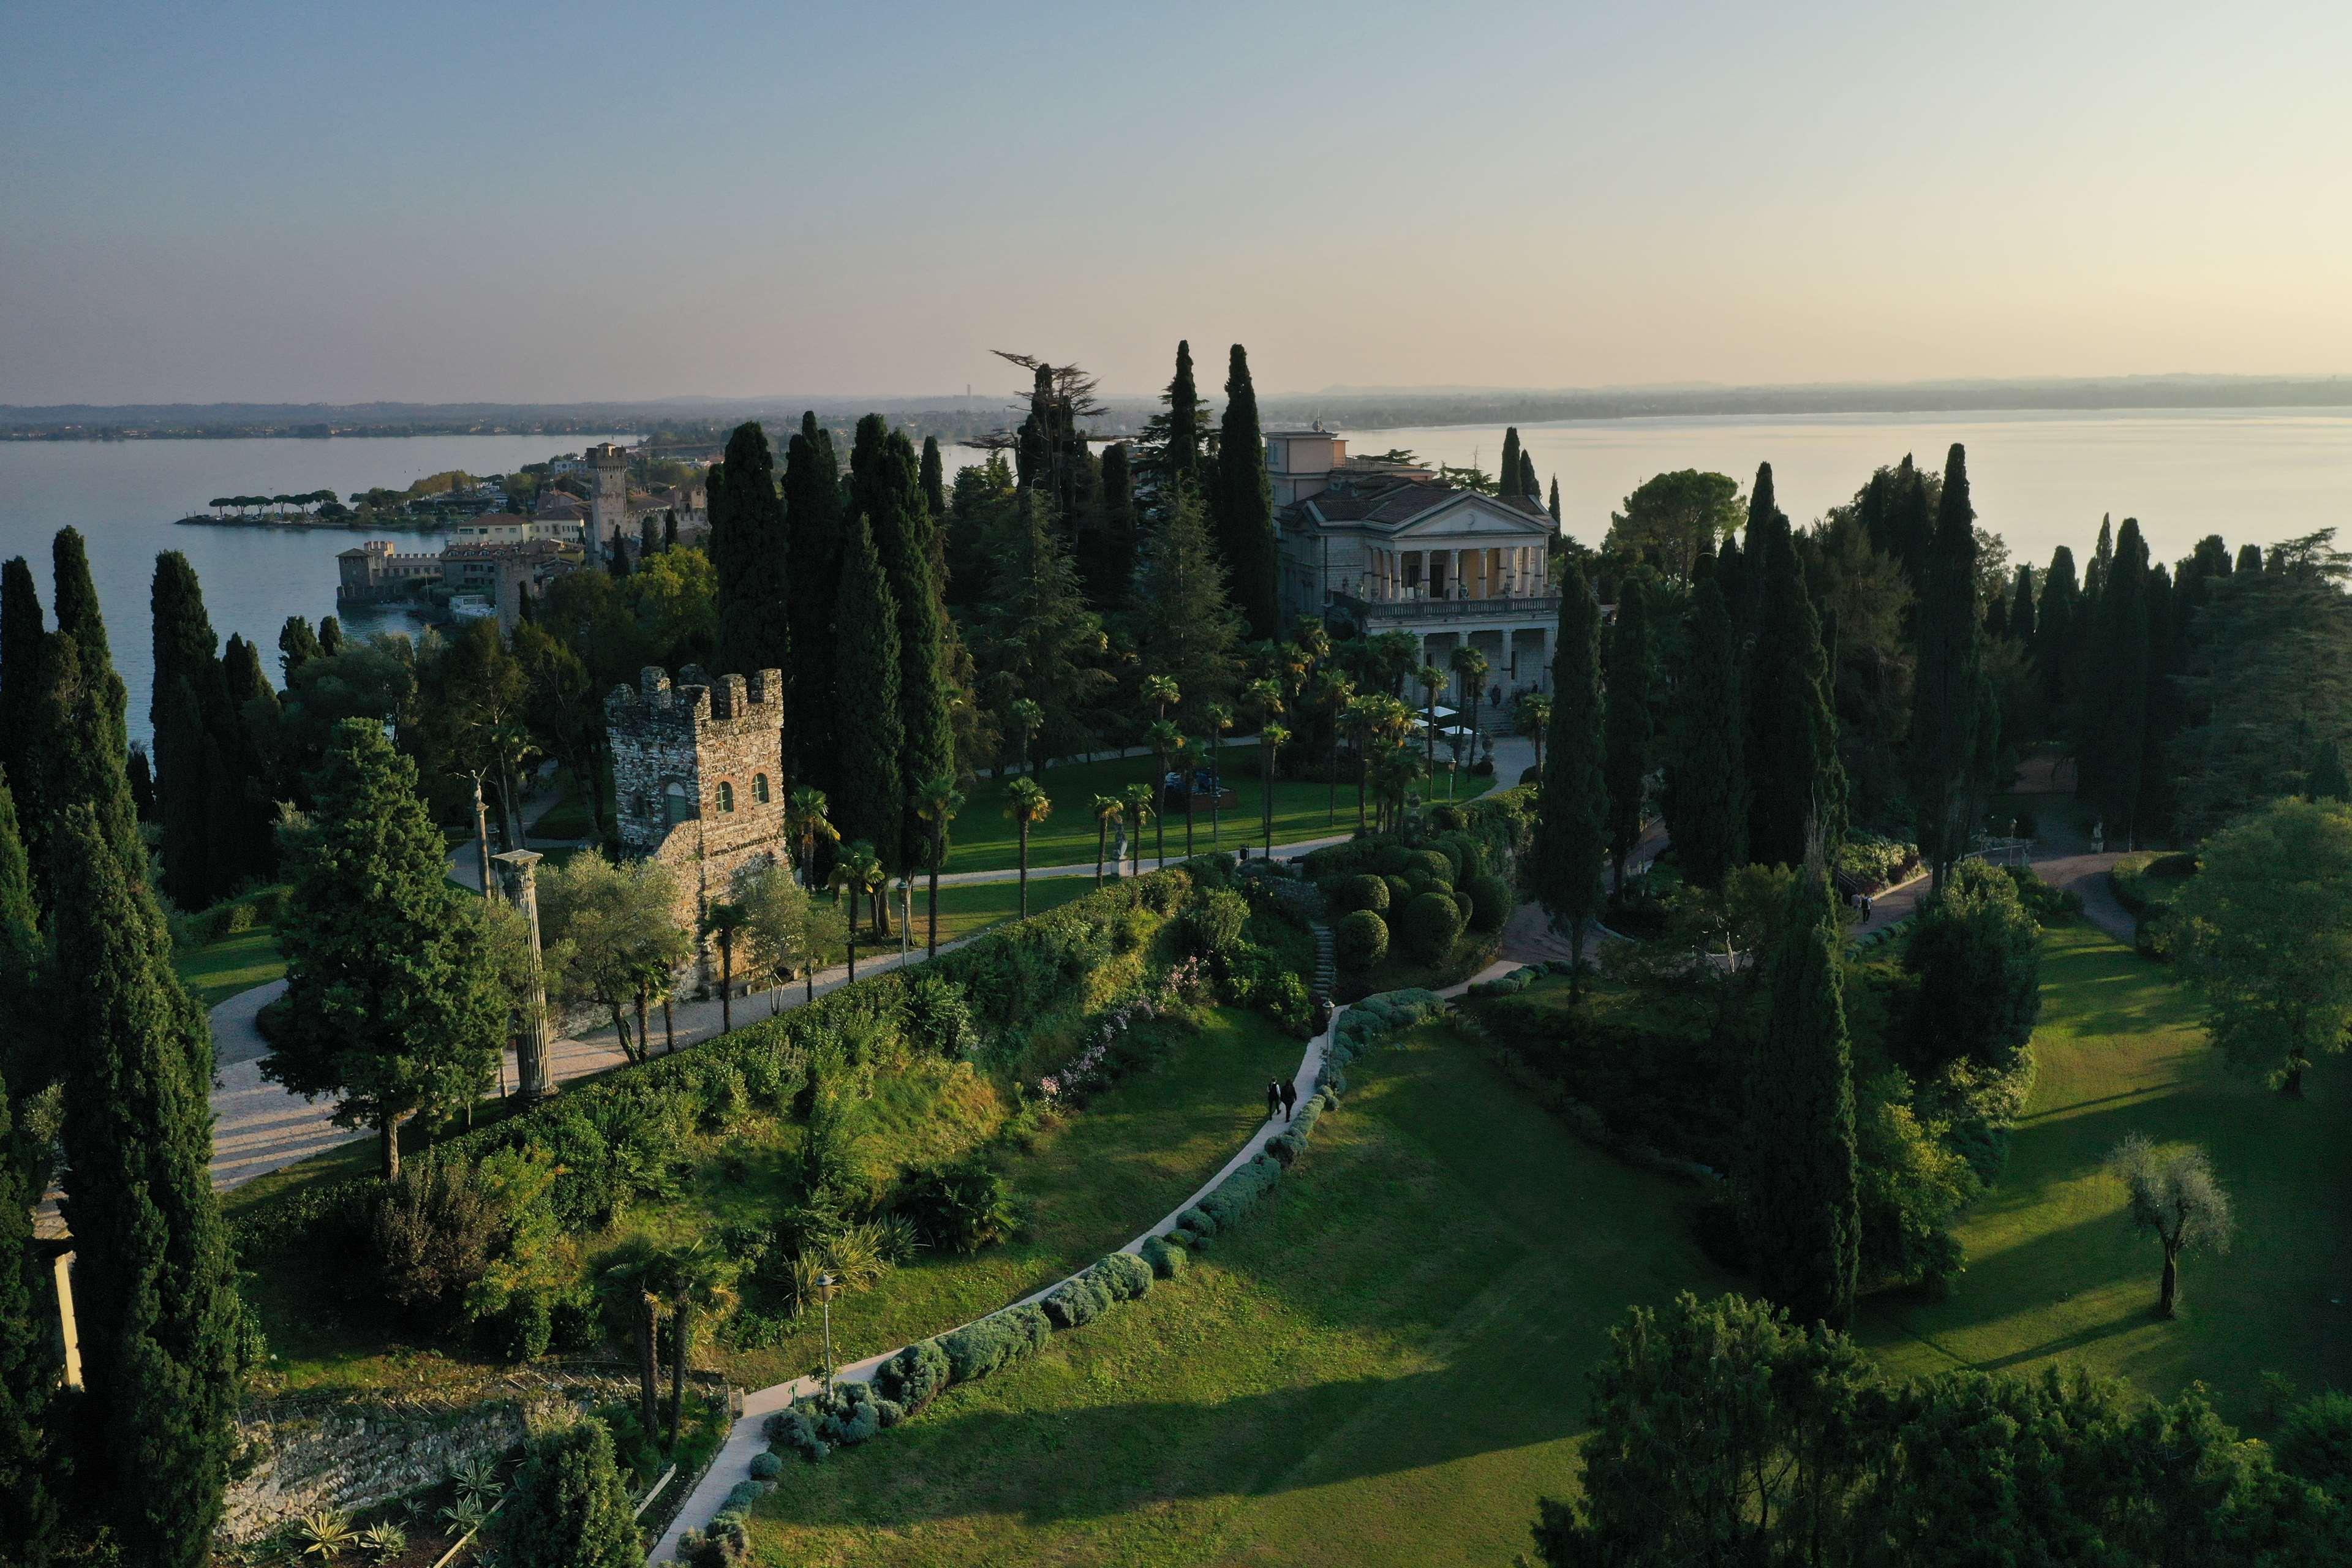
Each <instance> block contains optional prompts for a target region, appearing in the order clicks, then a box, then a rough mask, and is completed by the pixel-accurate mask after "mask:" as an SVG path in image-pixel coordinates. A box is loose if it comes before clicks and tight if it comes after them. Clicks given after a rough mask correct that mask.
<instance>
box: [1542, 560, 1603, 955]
mask: <svg viewBox="0 0 2352 1568" xmlns="http://www.w3.org/2000/svg"><path fill="white" fill-rule="evenodd" d="M1551 674H1552V679H1551V685H1552V703H1551V726H1550V729H1549V732H1548V733H1547V734H1546V736H1545V738H1544V771H1543V787H1542V789H1541V790H1540V792H1539V793H1538V797H1537V802H1536V831H1535V842H1534V844H1533V846H1532V847H1531V848H1530V850H1529V853H1528V867H1527V882H1528V891H1530V892H1531V893H1533V894H1534V895H1535V899H1536V901H1537V902H1538V903H1539V904H1541V905H1542V906H1543V908H1544V912H1545V913H1546V914H1547V915H1549V917H1550V918H1551V921H1552V923H1553V925H1555V926H1560V925H1565V926H1566V927H1567V928H1568V931H1569V940H1570V946H1571V948H1572V951H1573V952H1574V953H1575V958H1576V965H1577V973H1574V974H1572V975H1571V976H1570V985H1571V987H1573V988H1577V989H1580V988H1581V987H1582V985H1583V978H1582V971H1583V965H1584V939H1585V935H1586V932H1587V931H1588V930H1589V929H1590V927H1591V923H1592V921H1594V920H1595V919H1597V918H1599V916H1600V914H1601V904H1602V897H1601V858H1602V857H1603V856H1604V855H1606V854H1607V853H1608V850H1609V828H1608V815H1609V781H1608V777H1607V774H1606V772H1605V770H1604V768H1603V765H1602V750H1601V748H1602V744H1603V742H1602V737H1601V605H1600V603H1599V601H1597V600H1596V599H1594V598H1593V596H1592V588H1591V584H1589V583H1588V582H1587V581H1586V580H1585V576H1584V566H1583V563H1581V562H1580V561H1579V560H1578V559H1577V558H1576V557H1575V556H1573V555H1571V556H1570V557H1569V558H1568V563H1567V566H1566V569H1565V570H1564V571H1563V572H1562V573H1561V575H1560V601H1559V630H1558V632H1557V633H1556V634H1555V637H1554V644H1553V652H1552V664H1551Z"/></svg>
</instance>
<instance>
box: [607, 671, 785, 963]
mask: <svg viewBox="0 0 2352 1568" xmlns="http://www.w3.org/2000/svg"><path fill="white" fill-rule="evenodd" d="M677 673H678V684H677V686H676V687H672V686H671V684H670V679H669V673H668V672H667V670H664V669H662V668H659V667H658V666H656V665H647V666H646V668H645V669H644V670H642V671H640V672H639V674H638V677H637V686H636V689H635V690H632V689H629V688H628V687H625V686H619V687H614V689H613V691H612V693H611V695H609V696H607V697H606V698H605V699H604V732H605V736H606V739H607V740H608V742H610V744H611V747H612V755H613V789H614V795H615V796H616V797H617V802H616V804H617V807H618V816H619V820H620V828H621V847H622V849H623V851H624V852H625V853H626V854H628V855H630V856H632V857H635V858H643V859H654V860H659V861H661V862H662V863H663V864H664V865H666V866H667V867H669V868H670V870H671V871H672V873H673V874H674V875H675V876H676V877H677V883H678V908H677V922H678V924H679V925H681V926H683V927H685V928H686V929H687V930H688V931H698V929H699V926H700V923H701V918H702V915H703V913H704V911H706V910H709V907H710V906H711V905H712V904H714V903H722V902H726V901H728V900H731V899H732V898H733V897H734V896H735V892H736V885H737V882H738V880H739V879H740V878H742V877H744V876H746V875H749V874H751V873H755V872H757V871H760V870H762V869H764V868H767V867H769V866H772V865H782V864H784V863H785V862H786V861H787V859H788V858H789V851H788V842H787V839H786V836H785V830H784V791H783V778H784V755H783V741H782V731H783V723H782V719H783V691H784V678H783V672H782V670H777V669H761V670H754V671H753V672H752V673H751V677H750V679H745V678H744V677H742V676H740V675H722V676H719V677H718V678H717V679H715V680H714V679H712V678H711V677H709V676H708V675H706V674H704V673H703V672H702V671H701V670H700V669H698V668H695V667H694V666H692V665H688V666H687V667H686V668H682V669H680V670H679V671H678V672H677ZM702 947H703V953H702V976H703V980H704V983H705V984H709V982H710V981H712V980H714V979H715V978H716V977H717V974H718V965H717V963H716V962H715V957H714V954H713V953H712V952H711V951H710V950H709V941H708V940H707V939H705V940H704V941H703V942H702Z"/></svg>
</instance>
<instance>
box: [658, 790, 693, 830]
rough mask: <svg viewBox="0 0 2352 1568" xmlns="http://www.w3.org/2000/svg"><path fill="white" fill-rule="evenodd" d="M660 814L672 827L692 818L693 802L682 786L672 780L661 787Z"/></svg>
mask: <svg viewBox="0 0 2352 1568" xmlns="http://www.w3.org/2000/svg"><path fill="white" fill-rule="evenodd" d="M662 812H663V815H664V816H665V817H666V818H667V821H668V823H669V826H672V827H675V826H677V825H678V824H679V823H681V822H685V821H688V820H689V819H690V818H691V817H692V816H694V801H693V799H692V798H691V797H689V796H688V795H687V793H686V786H685V785H684V784H679V783H677V781H676V780H672V781H671V782H670V783H668V784H665V785H663V786H662Z"/></svg>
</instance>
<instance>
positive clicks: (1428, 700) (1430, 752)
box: [1412, 664, 1445, 762]
mask: <svg viewBox="0 0 2352 1568" xmlns="http://www.w3.org/2000/svg"><path fill="white" fill-rule="evenodd" d="M1412 678H1413V679H1414V680H1415V681H1416V682H1418V683H1419V685H1420V687H1421V689H1422V695H1423V712H1422V719H1423V730H1422V734H1423V742H1422V752H1423V757H1424V758H1425V759H1426V760H1427V761H1429V762H1435V761H1436V760H1437V689H1438V688H1439V687H1441V686H1444V684H1445V672H1444V670H1442V669H1440V668H1437V666H1435V665H1433V664H1424V665H1423V666H1422V667H1421V668H1419V669H1416V670H1414V671H1413V672H1412Z"/></svg>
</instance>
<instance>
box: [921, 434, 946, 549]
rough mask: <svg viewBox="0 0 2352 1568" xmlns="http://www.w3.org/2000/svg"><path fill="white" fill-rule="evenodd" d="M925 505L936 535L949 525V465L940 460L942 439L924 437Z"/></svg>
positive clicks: (923, 476)
mask: <svg viewBox="0 0 2352 1568" xmlns="http://www.w3.org/2000/svg"><path fill="white" fill-rule="evenodd" d="M922 479H923V505H924V507H925V508H926V509H927V510H929V512H930V514H931V530H932V531H933V532H934V533H936V532H937V531H939V530H940V529H941V528H943V527H945V526H946V525H947V521H948V479H947V465H946V464H945V463H943V462H942V461H940V438H939V437H937V436H926V437H923V462H922Z"/></svg>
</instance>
